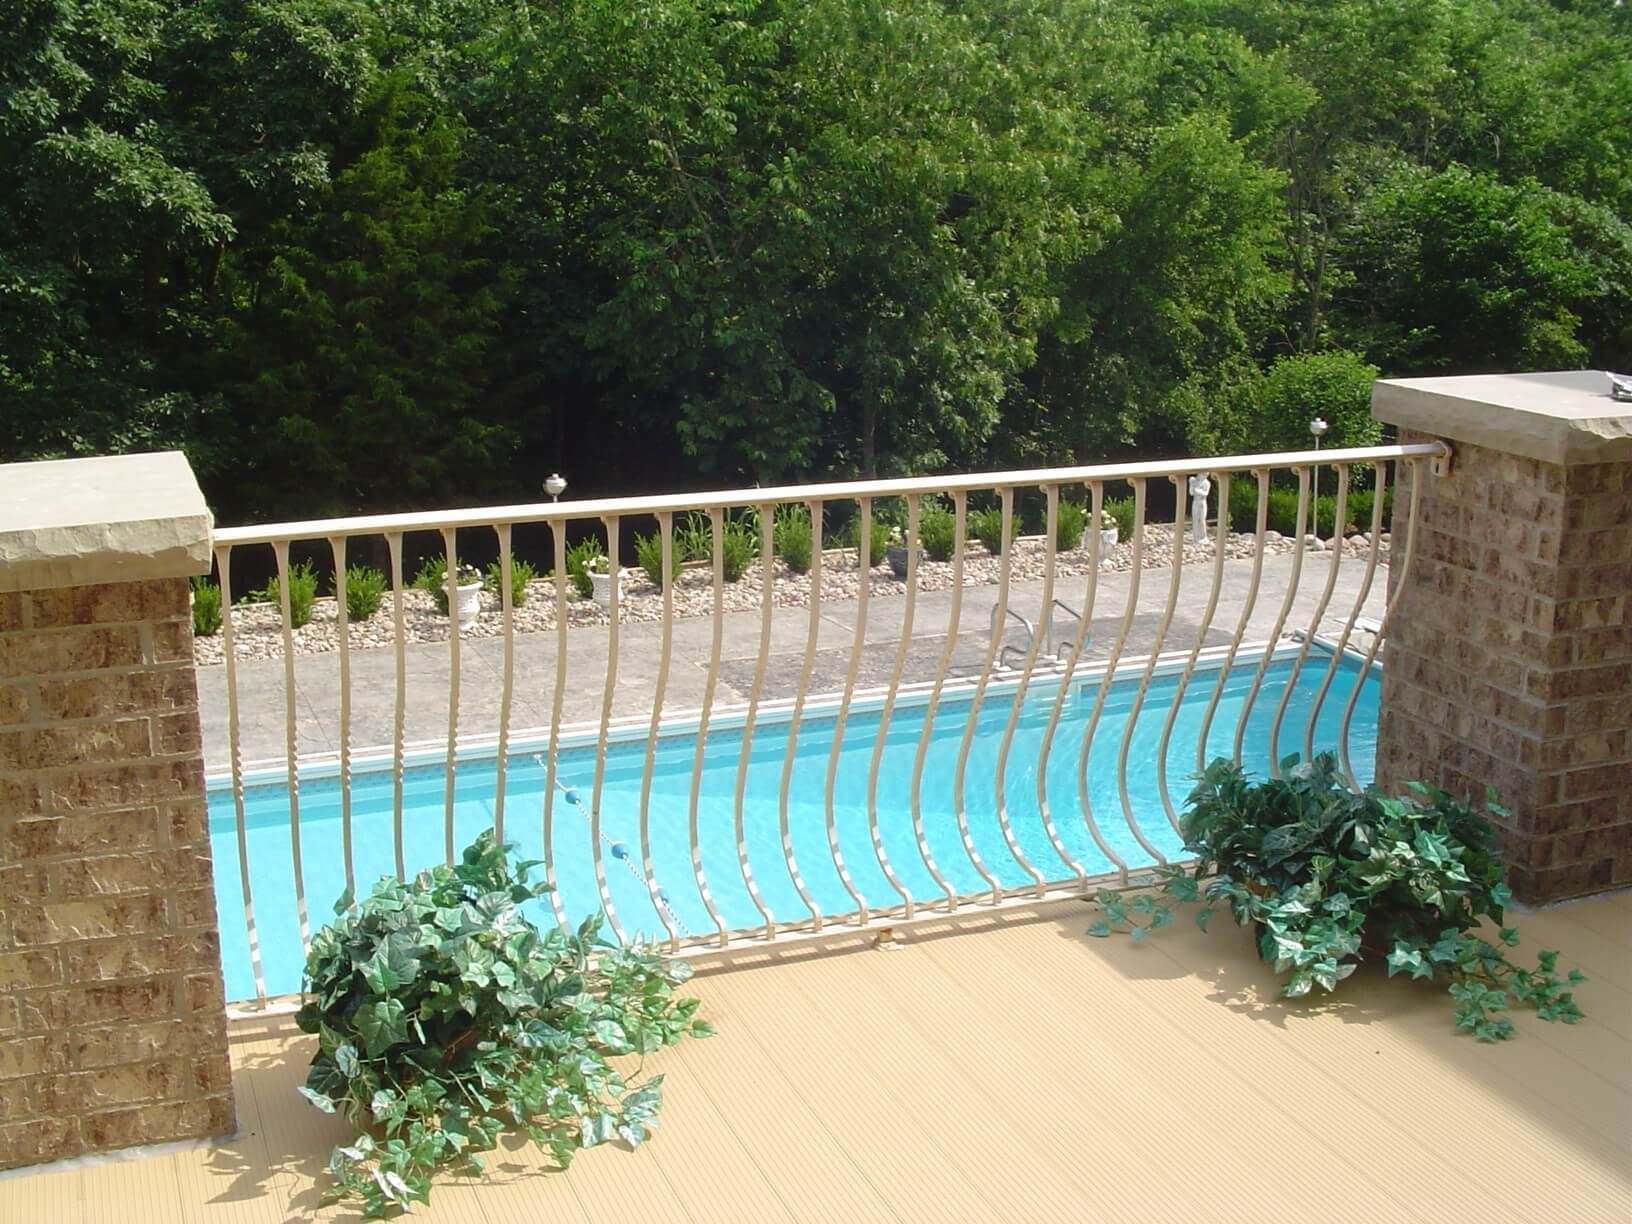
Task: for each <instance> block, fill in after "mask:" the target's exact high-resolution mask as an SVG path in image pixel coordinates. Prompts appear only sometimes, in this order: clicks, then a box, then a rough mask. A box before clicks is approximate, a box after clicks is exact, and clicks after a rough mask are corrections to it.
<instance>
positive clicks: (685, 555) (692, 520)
mask: <svg viewBox="0 0 1632 1224" xmlns="http://www.w3.org/2000/svg"><path fill="white" fill-rule="evenodd" d="M674 555H675V557H676V558H678V559H679V560H681V561H712V560H713V559H714V526H713V524H712V523H710V522H709V520H708V515H706V514H702V513H699V512H693V513H691V514H688V515H686V516H685V517H683V518H682V519H681V520H680V522H679V524H678V525H677V526H676V527H675V529H674Z"/></svg>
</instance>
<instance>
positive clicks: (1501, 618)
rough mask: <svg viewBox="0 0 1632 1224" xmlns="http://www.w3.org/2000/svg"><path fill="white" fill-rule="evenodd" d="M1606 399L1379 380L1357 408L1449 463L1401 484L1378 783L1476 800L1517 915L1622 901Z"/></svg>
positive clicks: (1622, 586)
mask: <svg viewBox="0 0 1632 1224" xmlns="http://www.w3.org/2000/svg"><path fill="white" fill-rule="evenodd" d="M1608 392H1609V380H1608V378H1607V377H1606V376H1605V375H1604V374H1602V373H1599V372H1596V371H1581V372H1574V373H1561V374H1531V375H1480V376H1474V377H1464V378H1422V379H1400V380H1386V381H1383V382H1379V383H1378V384H1377V386H1376V388H1375V389H1374V391H1373V396H1372V412H1373V414H1374V415H1375V416H1376V417H1378V419H1380V420H1383V421H1386V422H1388V423H1390V424H1393V425H1396V426H1399V427H1400V436H1401V440H1402V441H1420V440H1423V439H1425V438H1440V439H1443V440H1445V441H1447V442H1449V443H1450V444H1451V446H1452V447H1453V448H1454V450H1455V455H1454V458H1453V460H1452V464H1451V471H1450V474H1449V475H1447V476H1433V475H1431V474H1428V473H1427V472H1426V471H1424V473H1423V474H1422V476H1421V477H1420V479H1421V481H1422V489H1421V495H1422V503H1421V507H1422V508H1421V518H1420V522H1419V530H1420V532H1421V534H1420V537H1419V539H1418V541H1417V545H1416V558H1415V561H1414V562H1413V566H1412V569H1411V572H1410V574H1409V576H1408V577H1407V578H1406V579H1405V583H1406V585H1405V587H1404V589H1403V590H1398V592H1397V593H1398V599H1399V602H1398V605H1397V609H1396V611H1395V613H1394V618H1393V620H1391V621H1390V624H1389V633H1388V638H1387V640H1386V644H1385V646H1384V650H1383V662H1384V674H1383V696H1382V712H1381V720H1380V725H1379V728H1378V734H1379V739H1378V748H1377V776H1378V781H1379V782H1380V783H1382V784H1383V785H1385V786H1390V787H1393V786H1397V784H1398V783H1400V782H1401V781H1404V780H1406V779H1410V778H1421V779H1423V780H1425V781H1428V782H1432V783H1434V784H1436V785H1438V786H1442V787H1444V788H1445V789H1446V790H1449V791H1452V792H1453V793H1457V794H1472V795H1475V796H1480V795H1483V793H1484V789H1485V786H1486V785H1487V784H1489V785H1491V786H1494V787H1495V788H1496V790H1497V793H1498V797H1499V798H1500V800H1501V802H1502V803H1503V804H1505V805H1506V806H1507V807H1509V808H1510V809H1512V812H1513V816H1512V819H1511V821H1508V822H1504V823H1503V827H1502V828H1501V830H1500V832H1501V841H1502V846H1503V851H1504V854H1505V856H1506V859H1507V862H1508V867H1509V873H1510V877H1511V880H1512V883H1513V889H1514V892H1515V894H1516V895H1517V896H1518V897H1519V898H1520V899H1521V900H1525V901H1529V902H1542V901H1553V900H1558V899H1560V898H1564V897H1572V896H1578V895H1581V894H1584V893H1589V892H1594V891H1599V890H1603V889H1609V888H1616V887H1624V886H1627V885H1632V404H1625V403H1618V402H1616V401H1614V400H1613V399H1611V397H1610V395H1609V394H1608ZM1408 493H1409V486H1408V485H1407V486H1405V487H1402V488H1401V489H1400V490H1399V493H1398V494H1397V496H1396V499H1395V503H1394V506H1395V508H1394V513H1395V523H1396V534H1395V539H1396V540H1399V539H1400V538H1401V536H1400V532H1401V531H1402V530H1403V527H1402V526H1401V524H1403V522H1404V514H1405V507H1406V506H1407V504H1408V503H1407V501H1406V497H1407V494H1408ZM1390 579H1391V582H1392V583H1393V585H1394V586H1395V587H1396V588H1398V587H1399V583H1400V573H1399V568H1398V567H1397V566H1396V568H1395V571H1394V572H1393V573H1392V574H1391V575H1390Z"/></svg>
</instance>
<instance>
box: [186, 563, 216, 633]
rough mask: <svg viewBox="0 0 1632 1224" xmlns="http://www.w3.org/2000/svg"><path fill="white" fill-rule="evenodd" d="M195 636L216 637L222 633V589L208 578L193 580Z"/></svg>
mask: <svg viewBox="0 0 1632 1224" xmlns="http://www.w3.org/2000/svg"><path fill="white" fill-rule="evenodd" d="M192 585H193V634H194V636H196V637H214V636H215V635H216V634H217V633H220V632H221V588H220V587H219V586H217V585H216V584H215V583H213V582H211V581H210V580H209V579H208V578H204V577H198V578H194V579H193V584H192Z"/></svg>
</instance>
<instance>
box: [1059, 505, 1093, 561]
mask: <svg viewBox="0 0 1632 1224" xmlns="http://www.w3.org/2000/svg"><path fill="white" fill-rule="evenodd" d="M1087 522H1088V511H1087V510H1086V509H1084V508H1083V507H1082V506H1080V505H1078V504H1077V503H1076V502H1068V501H1062V502H1061V503H1060V505H1059V510H1058V513H1057V515H1056V517H1055V520H1054V547H1055V548H1056V549H1058V550H1059V551H1060V552H1070V551H1071V550H1072V549H1074V548H1078V547H1080V546H1081V545H1082V530H1083V527H1084V526H1085V525H1086V524H1087Z"/></svg>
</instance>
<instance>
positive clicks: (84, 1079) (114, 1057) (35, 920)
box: [0, 577, 234, 1168]
mask: <svg viewBox="0 0 1632 1224" xmlns="http://www.w3.org/2000/svg"><path fill="white" fill-rule="evenodd" d="M188 600H189V593H188V584H187V580H186V579H185V578H179V577H169V578H162V579H156V580H150V581H135V582H113V583H104V584H96V585H82V586H72V587H65V588H61V589H51V590H32V591H3V590H0V1168H7V1167H11V1166H14V1165H20V1164H28V1163H32V1162H36V1161H41V1160H50V1159H57V1158H61V1157H66V1156H75V1155H79V1154H81V1153H86V1152H95V1151H101V1150H106V1149H110V1148H119V1147H126V1146H130V1145H132V1144H150V1143H163V1142H166V1141H170V1140H176V1139H184V1138H194V1137H199V1136H204V1135H211V1134H220V1133H225V1132H230V1131H231V1130H232V1129H233V1128H234V1114H233V1100H232V1085H231V1080H230V1073H229V1067H228V1060H227V1053H226V1050H227V1045H226V1013H225V1007H224V999H223V990H222V980H221V961H220V952H219V947H218V943H219V940H218V936H217V931H216V914H215V898H214V892H213V889H212V886H211V863H210V846H209V840H208V830H207V827H206V810H205V798H204V764H203V757H202V754H201V752H200V741H199V719H198V699H197V694H196V691H195V687H194V680H193V666H192V620H191V613H190V610H189V602H188Z"/></svg>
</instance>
